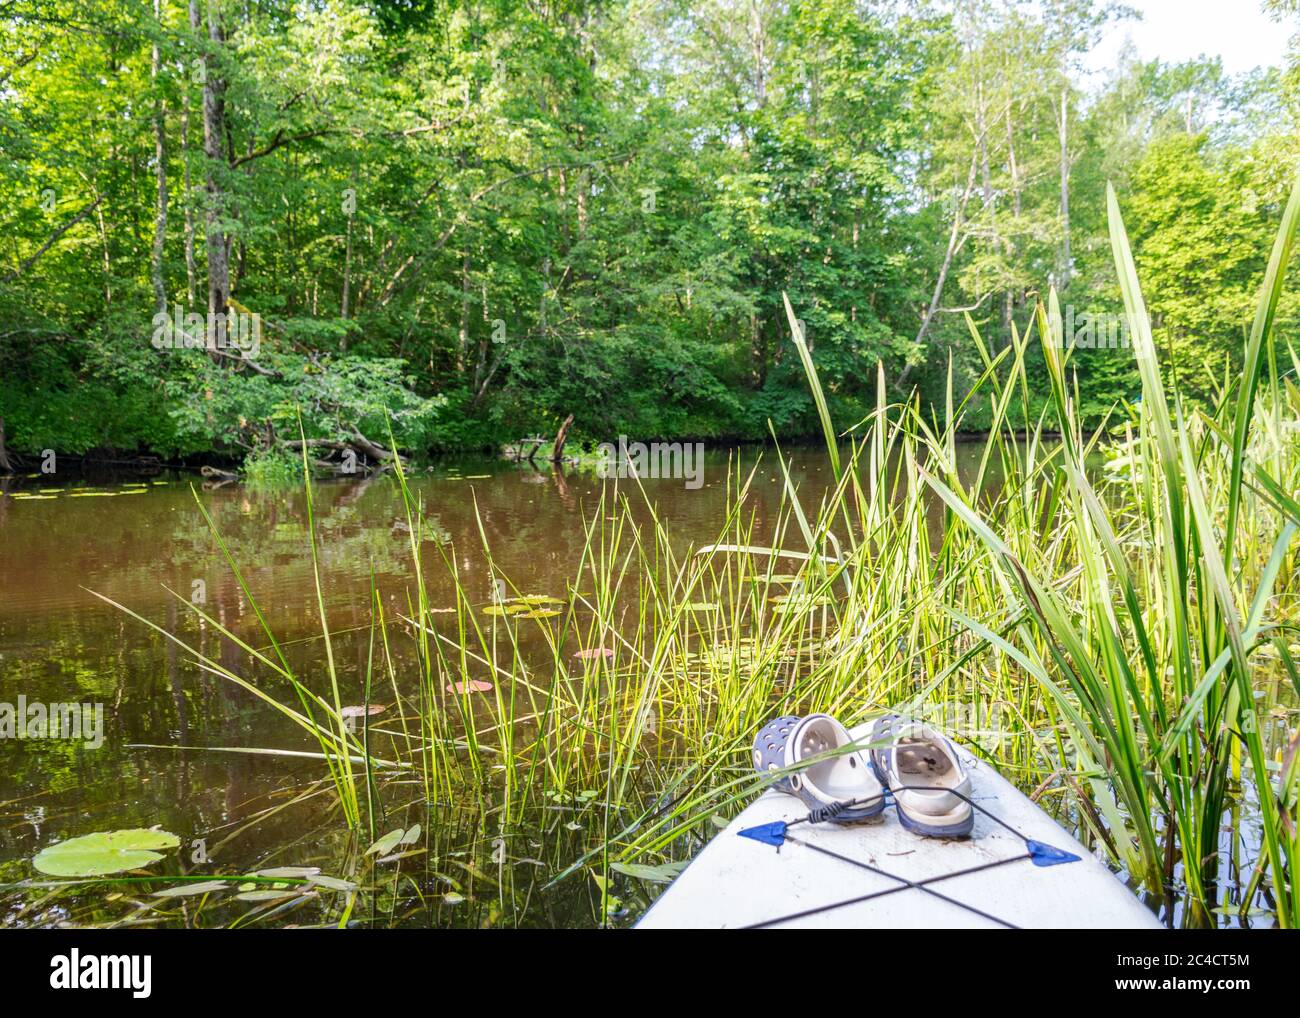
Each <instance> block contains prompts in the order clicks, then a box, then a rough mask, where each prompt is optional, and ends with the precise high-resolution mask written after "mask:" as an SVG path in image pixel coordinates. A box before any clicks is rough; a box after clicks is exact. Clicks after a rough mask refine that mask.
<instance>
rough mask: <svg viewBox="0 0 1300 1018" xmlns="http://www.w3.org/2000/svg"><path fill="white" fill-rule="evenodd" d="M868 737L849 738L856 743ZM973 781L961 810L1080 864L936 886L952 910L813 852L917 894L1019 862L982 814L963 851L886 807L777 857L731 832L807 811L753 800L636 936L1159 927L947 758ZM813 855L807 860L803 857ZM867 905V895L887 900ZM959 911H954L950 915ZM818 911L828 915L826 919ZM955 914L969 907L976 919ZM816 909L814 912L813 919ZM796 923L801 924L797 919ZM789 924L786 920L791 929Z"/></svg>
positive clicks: (821, 829) (1021, 799)
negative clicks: (923, 833) (769, 930)
mask: <svg viewBox="0 0 1300 1018" xmlns="http://www.w3.org/2000/svg"><path fill="white" fill-rule="evenodd" d="M868 727H869V726H866V725H864V726H861V727H859V728H857V729H855V730H854V731H853V735H854V737H855V738H865V737H866V735H867V729H868ZM957 752H958V754H959V755H960V756H961V758H962V762H963V763H964V764H965V765H966V767H967V768H968V770H969V773H970V776H971V787H972V794H971V798H972V799H973V800H974V801H975V802H976V803H978V804H979V806H980V807H982V808H983V809H984V810H988V811H989V813H992V814H993V815H994V816H996V817H997V818H999V819H1000V820H1002V821H1003V822H1004V823H1006V824H1007V825H1008V826H1009V827H1011V828H1013V829H1014V830H1015V831H1016V832H1018V833H1019V834H1021V835H1024V837H1025V838H1029V839H1032V840H1034V841H1038V842H1041V843H1044V844H1047V845H1051V846H1053V847H1054V848H1058V849H1063V850H1064V851H1066V852H1070V853H1073V854H1074V855H1077V856H1079V859H1078V861H1076V862H1067V863H1060V864H1058V865H1054V866H1036V865H1034V863H1033V862H1031V861H1030V860H1029V859H1024V858H1022V859H1020V860H1019V861H1015V862H1006V863H1003V864H1002V865H998V866H994V867H992V868H989V869H984V870H980V871H979V872H975V873H969V874H965V875H959V876H953V877H950V878H948V879H944V880H939V881H935V882H933V883H929V884H927V885H926V886H927V887H928V888H930V889H931V890H932V891H934V892H937V893H938V894H941V895H943V896H945V897H946V898H948V899H951V900H944V899H943V898H940V897H937V896H936V895H935V894H931V893H927V891H926V890H923V889H920V888H917V887H906V886H905V885H904V884H902V882H901V881H900V880H897V879H891V877H888V876H884V875H881V874H879V873H873V872H870V871H868V870H865V869H862V868H861V867H859V866H855V865H853V864H852V863H851V862H846V861H844V860H842V859H837V858H834V857H832V856H829V855H826V854H823V852H819V851H817V849H823V850H825V851H827V852H834V853H836V855H839V856H844V857H846V858H847V859H850V860H856V861H860V862H864V863H866V864H868V865H870V866H872V867H874V868H875V869H877V870H881V871H884V872H885V873H888V874H892V875H893V876H894V877H900V878H902V879H903V880H906V881H911V882H913V883H919V882H921V881H926V880H930V879H931V878H934V877H940V876H943V875H945V874H953V873H956V872H957V871H959V870H969V869H972V868H974V867H977V866H982V865H985V864H988V863H992V862H997V861H999V860H1004V859H1011V858H1012V857H1014V856H1024V855H1025V854H1026V847H1025V842H1024V841H1023V840H1022V839H1021V838H1020V837H1017V836H1016V835H1015V834H1012V833H1011V832H1010V831H1007V830H1005V829H1004V828H1003V827H1001V826H999V825H998V824H997V823H996V822H994V821H993V820H992V819H990V818H989V817H988V816H986V815H985V814H984V813H982V812H980V810H976V812H975V829H974V831H973V832H972V835H971V837H970V838H969V839H966V840H945V839H938V838H924V837H920V836H918V835H915V834H913V833H911V832H910V831H907V830H905V829H904V828H903V826H902V825H901V824H900V823H899V821H898V817H897V812H896V810H895V808H894V807H893V806H890V807H888V808H886V810H885V812H884V815H883V816H882V817H878V818H875V819H873V820H869V821H866V822H864V823H859V824H849V825H842V824H829V823H826V824H817V825H813V824H799V825H797V826H795V827H792V828H790V829H789V836H788V837H787V838H786V840H785V843H784V844H783V845H781V847H780V848H776V847H774V846H772V845H767V844H763V843H761V842H759V841H755V840H752V839H751V838H748V837H741V836H740V832H741V831H742V830H746V829H749V828H754V827H758V826H760V825H762V824H768V823H772V822H774V821H778V820H785V821H790V820H797V819H799V818H801V817H804V816H806V815H807V812H808V809H807V807H806V806H804V804H803V803H802V802H801V801H800V800H798V799H796V798H794V797H793V796H790V795H786V794H784V793H781V792H777V791H775V790H769V791H767V792H765V793H764V794H763V795H761V796H760V797H759V798H758V799H757V800H756V801H755V802H754V803H753V804H752V805H750V806H749V807H748V808H746V809H745V810H744V811H743V812H742V813H741V814H740V815H739V816H738V817H736V818H735V819H734V820H733V821H732V822H731V823H730V824H728V825H727V827H726V828H725V829H724V830H722V831H721V832H720V833H719V834H718V835H717V836H716V837H714V839H713V840H712V841H711V842H710V843H709V844H708V845H707V846H705V848H704V850H703V851H701V852H700V854H699V855H698V856H697V857H696V858H695V859H694V860H693V861H692V862H691V864H690V865H689V866H688V867H687V868H686V869H685V870H683V871H682V873H681V874H680V875H679V876H678V877H677V879H676V880H674V881H673V883H672V884H671V885H669V887H668V888H667V889H666V890H665V891H664V892H663V894H661V895H660V896H659V898H658V900H656V901H655V903H654V904H653V905H652V906H651V907H650V909H649V911H648V912H646V914H645V915H644V916H643V917H642V919H641V921H640V922H639V923H637V928H639V929H683V928H690V929H695V928H737V927H746V926H752V925H755V924H771V925H773V926H776V927H780V928H787V929H788V928H856V929H867V928H875V929H934V928H972V929H995V928H999V927H1002V928H1005V925H1006V924H1010V925H1012V926H1016V927H1021V928H1042V929H1064V928H1072V929H1148V928H1149V929H1157V928H1159V927H1160V923H1159V922H1158V921H1157V920H1156V917H1155V916H1154V915H1153V914H1152V912H1151V911H1150V910H1149V909H1148V908H1147V907H1146V906H1144V905H1143V904H1142V903H1141V902H1140V901H1138V899H1137V898H1136V897H1134V896H1133V894H1132V893H1131V892H1130V891H1129V889H1128V888H1127V887H1125V886H1124V884H1123V883H1122V882H1121V881H1120V880H1119V878H1118V877H1116V876H1115V875H1114V874H1113V873H1111V872H1110V870H1108V869H1107V868H1106V867H1105V866H1104V865H1102V864H1101V863H1100V862H1099V861H1097V860H1096V859H1095V858H1093V857H1092V856H1091V855H1090V854H1089V853H1088V850H1087V849H1085V848H1084V847H1083V846H1082V845H1080V844H1079V842H1078V841H1077V840H1075V839H1074V838H1073V837H1072V836H1071V835H1070V834H1069V833H1067V832H1066V831H1065V829H1064V828H1062V827H1061V826H1060V825H1059V824H1058V823H1056V821H1054V820H1053V819H1052V818H1051V817H1049V816H1048V815H1047V814H1046V813H1045V812H1043V810H1041V809H1040V808H1039V807H1038V806H1037V805H1035V804H1034V803H1033V802H1031V801H1030V800H1029V798H1028V796H1026V795H1024V794H1023V793H1022V792H1020V791H1019V790H1018V789H1016V788H1015V787H1014V786H1013V785H1012V784H1011V783H1010V782H1009V781H1007V780H1006V779H1005V778H1004V777H1002V775H1000V774H999V773H998V772H997V771H996V770H995V769H994V768H993V767H992V766H991V765H989V764H987V763H984V762H982V761H980V760H977V759H976V758H974V757H973V756H971V754H970V753H969V752H968V751H966V750H965V749H964V748H962V747H957ZM810 846H816V848H813V847H810ZM900 887H901V888H902V889H901V890H896V891H894V893H889V894H881V895H879V896H877V897H871V898H867V899H866V900H858V901H853V902H851V903H847V904H838V903H841V902H848V901H849V900H850V899H863V898H866V896H868V895H873V894H877V893H878V892H882V891H890V890H893V889H896V888H900ZM954 902H960V903H961V904H954ZM825 906H834V907H829V908H826V907H825ZM962 906H970V908H973V909H977V910H978V912H979V913H983V915H980V914H977V912H975V911H971V910H970V909H968V908H964V907H962ZM822 909H824V910H822ZM800 913H806V914H800ZM793 916H797V917H796V918H785V919H783V917H793Z"/></svg>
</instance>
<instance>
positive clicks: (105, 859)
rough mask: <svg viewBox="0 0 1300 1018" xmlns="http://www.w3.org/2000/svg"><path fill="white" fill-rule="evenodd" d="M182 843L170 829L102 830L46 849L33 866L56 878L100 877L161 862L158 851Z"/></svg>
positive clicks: (37, 857) (34, 861) (34, 860)
mask: <svg viewBox="0 0 1300 1018" xmlns="http://www.w3.org/2000/svg"><path fill="white" fill-rule="evenodd" d="M180 843H181V839H180V838H178V837H176V835H174V834H171V833H169V832H168V831H150V830H145V829H143V828H132V829H129V830H124V831H99V832H98V833H96V834H83V835H82V836H81V837H79V838H69V839H68V840H67V841H60V842H59V843H58V844H57V845H51V846H50V847H49V848H46V849H43V850H42V851H41V852H40V853H39V854H38V855H37V856H36V858H35V859H33V860H32V865H33V866H35V867H36V868H37V869H38V870H40V871H41V872H42V873H46V874H48V875H49V876H52V877H98V876H103V875H104V874H106V873H121V872H122V871H124V870H133V869H138V868H139V867H141V866H147V865H149V863H151V862H157V861H158V860H159V859H161V858H162V856H161V855H160V854H159V852H158V850H160V849H166V848H177V847H178V846H179V845H180Z"/></svg>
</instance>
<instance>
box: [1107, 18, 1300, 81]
mask: <svg viewBox="0 0 1300 1018" xmlns="http://www.w3.org/2000/svg"><path fill="white" fill-rule="evenodd" d="M1127 4H1128V6H1130V7H1134V8H1136V9H1137V10H1139V11H1141V12H1142V20H1141V21H1123V22H1121V23H1120V24H1119V25H1117V26H1114V27H1112V28H1111V30H1110V31H1109V32H1108V33H1107V35H1106V36H1105V38H1103V40H1102V42H1101V44H1100V45H1099V46H1098V47H1097V48H1096V49H1094V50H1093V51H1092V52H1091V53H1090V54H1089V55H1088V58H1087V60H1086V61H1085V64H1086V66H1087V67H1088V68H1089V69H1090V70H1095V71H1104V70H1109V69H1110V68H1112V67H1114V66H1115V62H1116V60H1117V58H1118V57H1119V52H1120V48H1121V47H1122V46H1123V44H1124V39H1125V37H1129V38H1131V39H1132V40H1133V43H1134V44H1135V45H1136V46H1137V50H1138V55H1139V56H1140V57H1141V58H1142V59H1144V60H1150V59H1152V58H1156V57H1158V58H1159V59H1160V60H1163V61H1166V62H1174V61H1180V60H1190V59H1191V58H1192V57H1196V56H1200V55H1201V54H1205V55H1207V56H1218V57H1221V58H1222V59H1223V69H1224V70H1225V71H1227V72H1228V73H1229V74H1240V73H1241V72H1242V71H1249V70H1251V69H1252V68H1254V67H1259V66H1263V65H1273V66H1280V65H1281V63H1282V57H1283V54H1284V53H1285V52H1286V46H1287V39H1288V37H1289V36H1290V35H1291V34H1292V32H1294V31H1296V30H1297V27H1300V26H1293V25H1291V24H1288V23H1285V22H1283V23H1278V22H1274V21H1272V20H1270V19H1269V18H1268V17H1267V16H1266V15H1265V14H1264V13H1263V11H1262V10H1260V5H1259V3H1258V2H1257V0H1127Z"/></svg>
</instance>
